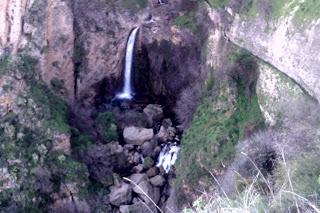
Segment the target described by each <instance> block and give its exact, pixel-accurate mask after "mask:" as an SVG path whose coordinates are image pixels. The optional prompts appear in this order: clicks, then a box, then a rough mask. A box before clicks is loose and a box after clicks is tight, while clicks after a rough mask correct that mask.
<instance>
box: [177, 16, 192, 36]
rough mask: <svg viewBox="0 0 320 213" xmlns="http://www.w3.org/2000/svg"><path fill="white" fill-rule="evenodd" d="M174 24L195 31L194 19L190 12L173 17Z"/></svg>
mask: <svg viewBox="0 0 320 213" xmlns="http://www.w3.org/2000/svg"><path fill="white" fill-rule="evenodd" d="M174 24H175V25H176V26H177V27H179V28H187V29H190V30H191V31H192V32H195V31H196V30H197V26H196V21H195V19H194V17H193V15H190V14H185V15H181V16H178V17H177V18H176V19H175V22H174Z"/></svg>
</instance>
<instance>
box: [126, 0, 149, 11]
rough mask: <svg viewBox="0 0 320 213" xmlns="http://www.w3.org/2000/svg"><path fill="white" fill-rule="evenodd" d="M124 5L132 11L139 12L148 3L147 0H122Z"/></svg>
mask: <svg viewBox="0 0 320 213" xmlns="http://www.w3.org/2000/svg"><path fill="white" fill-rule="evenodd" d="M121 4H122V6H123V7H124V8H125V9H127V10H130V11H131V12H137V11H138V10H141V9H143V8H145V7H147V5H148V1H147V0H121Z"/></svg>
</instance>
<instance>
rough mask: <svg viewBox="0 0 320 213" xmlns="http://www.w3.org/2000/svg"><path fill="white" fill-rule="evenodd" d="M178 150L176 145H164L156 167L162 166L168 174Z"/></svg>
mask: <svg viewBox="0 0 320 213" xmlns="http://www.w3.org/2000/svg"><path fill="white" fill-rule="evenodd" d="M179 150H180V147H179V146H178V144H177V143H167V144H165V145H164V147H163V148H162V150H161V152H160V155H159V157H158V162H157V167H160V166H162V167H163V168H164V170H165V171H166V173H168V172H169V171H170V169H171V167H172V166H173V165H174V164H175V162H176V160H177V158H178V152H179Z"/></svg>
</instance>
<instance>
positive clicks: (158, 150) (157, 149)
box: [154, 146, 161, 156]
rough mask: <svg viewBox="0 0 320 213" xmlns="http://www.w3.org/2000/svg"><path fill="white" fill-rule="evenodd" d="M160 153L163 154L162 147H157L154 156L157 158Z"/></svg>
mask: <svg viewBox="0 0 320 213" xmlns="http://www.w3.org/2000/svg"><path fill="white" fill-rule="evenodd" d="M160 152H161V147H160V146H157V147H156V148H155V149H154V155H155V156H159V154H160Z"/></svg>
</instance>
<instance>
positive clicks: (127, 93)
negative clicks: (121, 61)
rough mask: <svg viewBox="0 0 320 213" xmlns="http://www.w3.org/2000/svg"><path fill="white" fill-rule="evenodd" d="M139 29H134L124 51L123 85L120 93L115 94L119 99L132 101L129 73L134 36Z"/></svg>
mask: <svg viewBox="0 0 320 213" xmlns="http://www.w3.org/2000/svg"><path fill="white" fill-rule="evenodd" d="M138 30H139V27H137V28H135V29H134V30H133V31H132V32H131V34H130V36H129V39H128V43H127V50H126V61H125V70H124V85H123V89H122V92H121V93H120V94H117V96H116V97H117V98H119V99H129V100H130V99H132V85H131V71H132V61H133V53H134V44H135V41H136V36H137V33H138Z"/></svg>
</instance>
